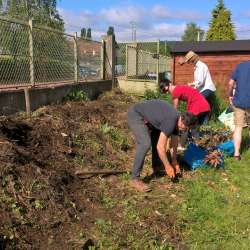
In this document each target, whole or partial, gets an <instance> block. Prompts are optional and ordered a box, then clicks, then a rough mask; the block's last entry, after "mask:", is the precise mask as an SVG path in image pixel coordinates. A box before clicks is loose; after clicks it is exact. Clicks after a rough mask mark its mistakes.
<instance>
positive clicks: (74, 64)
mask: <svg viewBox="0 0 250 250" xmlns="http://www.w3.org/2000/svg"><path fill="white" fill-rule="evenodd" d="M101 51H102V43H101V42H97V41H92V40H86V39H80V38H78V37H77V36H76V35H75V36H74V35H71V34H66V33H64V32H61V31H58V30H53V29H50V28H48V27H43V26H39V25H36V23H35V22H32V21H30V22H24V21H20V20H14V19H10V18H7V17H1V16H0V88H12V87H16V88H20V87H26V86H39V85H43V84H58V83H67V82H68V83H73V82H78V81H88V80H100V79H102V74H101V65H102V63H103V59H102V52H101Z"/></svg>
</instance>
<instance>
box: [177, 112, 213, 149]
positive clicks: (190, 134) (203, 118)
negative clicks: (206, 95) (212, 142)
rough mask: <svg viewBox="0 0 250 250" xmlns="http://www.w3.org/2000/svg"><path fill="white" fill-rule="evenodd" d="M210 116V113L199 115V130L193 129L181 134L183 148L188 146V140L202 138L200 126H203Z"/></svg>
mask: <svg viewBox="0 0 250 250" xmlns="http://www.w3.org/2000/svg"><path fill="white" fill-rule="evenodd" d="M208 115H209V111H206V112H202V113H199V114H198V116H197V119H198V128H193V129H191V131H185V132H184V133H182V134H181V138H180V143H181V146H182V147H184V146H185V145H186V143H187V140H188V138H192V137H194V138H198V137H199V136H200V134H199V131H198V129H199V126H201V125H202V124H203V123H204V122H205V121H206V119H207V117H208Z"/></svg>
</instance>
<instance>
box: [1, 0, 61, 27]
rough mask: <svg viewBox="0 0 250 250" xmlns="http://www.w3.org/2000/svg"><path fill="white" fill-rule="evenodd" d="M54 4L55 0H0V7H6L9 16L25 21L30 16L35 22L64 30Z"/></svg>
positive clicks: (55, 3)
mask: <svg viewBox="0 0 250 250" xmlns="http://www.w3.org/2000/svg"><path fill="white" fill-rule="evenodd" d="M4 3H5V6H4ZM56 5H57V1H56V0H4V1H3V0H0V9H3V7H4V8H6V11H5V12H6V13H5V14H6V15H7V16H9V17H13V18H17V19H22V20H25V21H27V20H28V19H30V18H32V19H33V20H34V21H35V22H36V23H37V24H40V25H46V26H49V27H51V28H55V29H60V30H64V23H63V20H62V18H61V17H60V15H59V13H58V11H57V9H56Z"/></svg>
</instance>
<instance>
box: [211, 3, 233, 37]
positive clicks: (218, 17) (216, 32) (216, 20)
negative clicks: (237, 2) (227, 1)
mask: <svg viewBox="0 0 250 250" xmlns="http://www.w3.org/2000/svg"><path fill="white" fill-rule="evenodd" d="M235 39H236V35H235V32H234V25H233V23H232V20H231V12H230V10H228V9H226V7H225V5H224V2H223V0H218V3H217V5H216V7H215V8H214V9H213V11H212V18H211V20H210V23H209V30H208V32H207V36H206V40H215V41H216V40H235Z"/></svg>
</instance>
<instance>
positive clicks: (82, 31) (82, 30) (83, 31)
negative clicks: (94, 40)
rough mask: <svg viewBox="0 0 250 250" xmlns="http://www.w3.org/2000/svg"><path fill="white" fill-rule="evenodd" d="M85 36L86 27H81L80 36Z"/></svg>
mask: <svg viewBox="0 0 250 250" xmlns="http://www.w3.org/2000/svg"><path fill="white" fill-rule="evenodd" d="M86 36H87V32H86V29H85V28H82V29H81V38H86Z"/></svg>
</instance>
